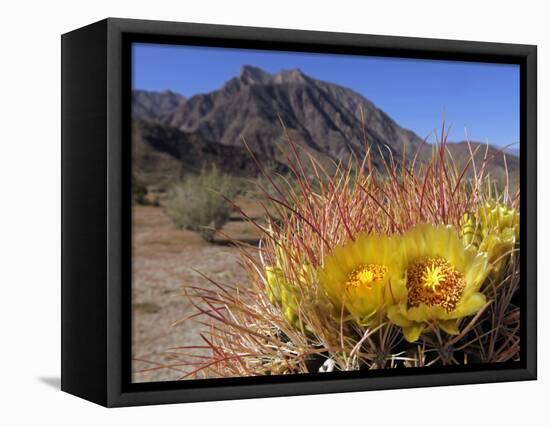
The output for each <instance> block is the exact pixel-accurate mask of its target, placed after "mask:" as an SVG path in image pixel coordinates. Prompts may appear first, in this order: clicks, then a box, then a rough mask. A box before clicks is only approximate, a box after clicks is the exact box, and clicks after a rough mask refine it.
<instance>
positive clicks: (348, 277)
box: [319, 234, 404, 325]
mask: <svg viewBox="0 0 550 426" xmlns="http://www.w3.org/2000/svg"><path fill="white" fill-rule="evenodd" d="M401 270H402V268H401V266H400V265H399V257H398V256H396V242H395V239H392V238H390V237H388V236H382V235H367V234H360V235H358V236H357V237H356V239H355V241H350V242H348V243H346V244H344V245H343V246H339V247H337V248H336V249H335V250H334V251H333V252H332V253H330V254H329V255H327V256H326V257H325V259H324V266H323V268H321V270H320V271H319V283H320V285H321V287H322V288H323V289H324V290H325V291H326V293H327V295H328V297H329V299H330V300H331V301H332V303H333V304H334V305H335V307H336V309H341V308H342V307H343V308H345V311H346V312H347V313H349V314H350V315H351V318H353V319H354V320H355V321H356V322H358V323H359V324H361V325H370V324H372V323H373V322H376V321H377V320H380V319H381V318H380V317H381V314H383V313H384V312H385V307H386V306H387V304H388V303H391V299H392V297H391V295H392V292H393V291H396V290H394V289H393V288H394V287H398V286H399V285H403V284H404V283H403V279H402V277H400V275H399V273H400V271H401ZM377 314H379V315H377Z"/></svg>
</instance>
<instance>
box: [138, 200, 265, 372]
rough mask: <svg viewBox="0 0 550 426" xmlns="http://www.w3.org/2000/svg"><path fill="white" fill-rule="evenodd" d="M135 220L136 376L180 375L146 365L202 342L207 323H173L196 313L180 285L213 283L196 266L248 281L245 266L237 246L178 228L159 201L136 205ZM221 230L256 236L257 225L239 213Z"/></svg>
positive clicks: (252, 209)
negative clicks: (156, 204) (240, 217)
mask: <svg viewBox="0 0 550 426" xmlns="http://www.w3.org/2000/svg"><path fill="white" fill-rule="evenodd" d="M241 205H242V207H243V208H245V209H246V210H247V213H248V214H252V215H253V216H257V215H258V214H260V212H259V210H258V208H257V206H256V205H254V203H251V202H249V201H245V200H242V201H241ZM133 225H134V228H133V229H134V234H133V282H132V285H133V291H132V305H133V339H132V340H133V358H134V361H133V380H134V381H136V382H148V381H163V380H176V379H178V378H179V377H181V376H182V373H181V372H178V371H175V370H170V369H165V368H163V369H158V370H154V371H143V370H144V369H148V368H151V367H155V366H156V364H155V363H158V364H165V363H166V362H167V361H169V358H167V356H166V351H167V350H168V349H170V348H172V347H176V346H183V345H196V344H198V345H200V344H203V342H202V341H201V339H200V336H199V333H200V331H201V330H203V326H201V325H199V324H197V323H196V322H194V321H186V322H184V323H183V324H181V325H178V326H176V327H174V326H172V324H173V323H174V322H175V321H178V320H180V319H182V318H185V317H186V316H188V315H190V314H192V313H194V308H193V306H192V305H191V304H190V303H189V301H188V300H186V298H185V296H184V295H183V294H182V290H181V287H182V285H183V284H192V285H198V284H200V285H201V286H211V284H209V283H208V281H207V280H205V279H204V278H202V277H201V276H200V275H199V274H198V273H197V272H195V271H194V270H193V269H196V270H199V271H201V272H203V273H205V274H206V275H208V276H209V277H211V278H213V279H215V280H218V281H229V282H231V283H235V282H245V279H244V278H245V276H244V272H243V271H242V270H241V268H240V267H239V265H238V264H237V259H238V249H237V248H235V247H234V246H231V245H227V244H210V243H207V242H205V241H204V240H202V239H201V238H200V237H199V236H198V234H195V233H193V232H189V231H179V230H177V229H176V228H175V227H174V226H173V225H172V224H171V222H170V220H169V219H168V218H167V217H166V216H165V214H164V213H163V212H162V209H161V208H159V207H152V206H135V207H134V211H133ZM223 232H224V233H226V234H228V235H230V236H232V237H233V238H239V237H240V238H241V239H243V240H250V241H254V240H255V239H257V233H256V232H255V229H254V227H253V226H252V225H250V224H249V223H245V222H242V221H238V220H237V217H234V218H233V220H232V221H231V222H229V223H228V224H227V225H226V226H225V227H224V229H223ZM220 238H223V237H220ZM220 242H222V241H220ZM172 362H173V361H172Z"/></svg>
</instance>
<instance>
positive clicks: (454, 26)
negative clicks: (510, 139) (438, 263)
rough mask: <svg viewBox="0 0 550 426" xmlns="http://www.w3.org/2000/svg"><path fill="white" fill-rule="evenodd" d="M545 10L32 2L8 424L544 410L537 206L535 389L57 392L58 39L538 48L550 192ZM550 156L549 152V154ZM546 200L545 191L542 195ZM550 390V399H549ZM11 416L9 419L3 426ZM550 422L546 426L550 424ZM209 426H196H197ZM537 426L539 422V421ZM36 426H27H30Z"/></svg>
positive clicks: (9, 76)
mask: <svg viewBox="0 0 550 426" xmlns="http://www.w3.org/2000/svg"><path fill="white" fill-rule="evenodd" d="M544 3H545V2H542V1H529V0H524V1H519V2H518V1H514V2H508V1H504V0H500V1H480V0H477V1H470V0H462V1H460V2H444V1H425V2H421V1H407V0H403V1H393V2H391V1H379V2H368V1H364V0H363V1H355V2H353V1H351V0H349V1H348V0H338V1H331V2H322V1H320V0H318V1H312V2H305V1H302V2H299V1H298V0H273V1H269V2H264V1H254V2H252V1H249V2H246V1H244V0H231V1H227V0H226V1H223V0H220V1H213V0H212V1H211V0H193V1H189V0H188V1H185V0H180V1H165V0H153V1H140V0H133V1H130V0H124V1H113V0H111V1H107V0H92V1H74V0H73V1H71V2H66V3H62V2H56V1H54V0H52V1H34V2H32V1H25V0H20V1H18V2H15V1H8V0H5V1H4V2H3V3H2V6H1V10H2V11H1V14H0V16H1V17H2V19H1V23H0V31H1V38H0V40H1V41H0V43H1V46H2V47H1V49H0V85H1V86H0V87H1V88H0V109H1V114H0V117H1V123H2V132H1V136H0V143H1V145H0V146H1V154H0V176H1V178H0V188H1V192H0V200H2V201H1V204H0V205H1V207H0V216H1V218H2V219H1V220H0V227H1V228H0V251H1V252H0V255H1V256H0V259H1V261H0V282H1V287H0V330H1V334H0V342H1V344H0V361H1V362H0V394H2V395H1V397H0V423H2V424H6V425H10V424H23V422H24V423H27V420H35V421H36V422H37V423H38V422H40V423H49V421H48V420H50V421H52V420H53V421H56V420H57V421H59V422H60V423H61V424H82V425H88V424H93V425H96V426H98V425H103V424H169V423H170V424H187V425H190V424H194V423H195V422H197V423H196V424H203V422H206V424H209V423H210V422H212V423H214V422H215V423H218V424H232V423H239V424H254V425H264V424H278V425H281V424H283V425H294V424H313V423H314V422H319V424H338V425H342V424H397V422H400V423H401V422H402V423H403V424H407V425H413V424H441V423H445V424H447V425H454V424H460V425H464V424H491V425H499V426H500V425H503V424H519V423H520V422H521V421H522V420H523V419H533V420H534V419H536V418H537V417H540V416H542V415H543V413H548V411H549V410H548V396H547V395H548V393H550V386H549V380H550V379H549V377H548V367H547V364H546V362H545V361H546V359H545V358H546V357H547V356H548V349H549V343H548V342H549V331H548V327H547V326H548V319H549V315H550V314H549V312H550V309H545V307H546V304H547V303H550V301H549V295H550V292H549V291H548V290H547V289H546V286H545V284H546V283H548V282H549V279H550V272H549V271H547V270H546V269H545V268H544V264H545V263H546V251H545V240H546V238H550V233H549V226H548V222H547V221H545V220H544V219H545V217H547V216H548V214H549V213H550V212H549V211H548V206H549V199H550V197H545V196H542V197H540V209H539V217H541V220H540V223H539V229H540V234H539V241H540V245H539V250H540V251H539V252H540V260H539V263H540V264H541V269H540V272H541V274H540V279H539V300H540V303H539V306H540V309H539V324H540V326H539V330H540V334H539V343H540V350H539V377H540V379H539V381H538V382H527V383H512V384H496V385H477V386H460V387H448V388H431V389H418V390H399V391H385V392H370V393H355V394H340V395H324V396H307V397H293V398H277V399H264V400H245V401H231V402H217V403H208V404H207V403H202V404H191V405H189V404H188V405H172V406H162V407H146V408H135V409H118V410H111V411H108V410H106V409H103V408H99V407H96V406H94V405H92V404H90V403H87V402H85V401H82V400H79V399H77V398H75V397H72V396H69V395H66V394H63V393H61V392H59V391H57V390H55V389H54V388H53V387H52V386H50V385H49V384H48V383H51V382H52V381H53V382H55V381H56V379H55V378H56V377H59V357H60V354H59V345H60V342H59V341H60V336H59V321H60V315H59V310H60V302H59V295H60V236H59V234H60V225H59V217H60V207H59V206H60V38H59V36H60V34H61V33H63V32H66V31H69V30H71V29H75V28H77V27H80V26H83V25H85V24H88V23H91V22H93V21H96V20H99V19H102V18H104V17H107V16H115V17H128V18H146V19H162V20H175V21H178V20H179V21H189V22H205V23H219V24H239V25H255V26H267V27H269V26H273V27H282V28H298V29H311V30H326V31H344V32H358V33H372V34H387V35H403V36H420V37H437V38H455V39H466V40H485V41H499V42H513V43H530V44H538V46H539V141H540V143H539V158H541V159H542V161H541V162H540V172H539V188H540V191H541V193H543V192H542V191H544V190H545V188H548V186H547V185H550V168H548V167H546V161H547V160H548V159H550V152H549V151H550V148H549V147H550V145H549V144H548V142H547V141H548V139H549V136H550V135H549V133H548V125H547V121H546V119H547V118H548V116H549V114H550V107H549V93H548V79H547V76H548V75H549V74H550V63H549V61H550V59H549V54H548V50H549V49H550V45H549V34H550V31H549V30H548V25H549V24H548V13H547V12H546V13H545V11H544V6H543V5H544ZM547 145H548V146H547ZM543 194H544V193H543ZM545 392H546V393H547V395H546V396H545V395H544V393H545ZM6 417H11V421H7V422H6V421H5V420H2V419H4V418H6ZM546 421H547V419H546ZM199 422H200V423H199ZM534 423H535V424H541V421H538V422H534ZM29 424H30V423H29Z"/></svg>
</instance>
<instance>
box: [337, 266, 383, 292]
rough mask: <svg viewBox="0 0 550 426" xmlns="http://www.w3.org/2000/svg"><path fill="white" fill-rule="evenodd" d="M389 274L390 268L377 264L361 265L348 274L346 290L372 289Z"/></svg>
mask: <svg viewBox="0 0 550 426" xmlns="http://www.w3.org/2000/svg"><path fill="white" fill-rule="evenodd" d="M387 273H388V268H387V267H386V266H384V265H377V264H375V263H369V264H367V265H361V266H359V267H357V268H355V269H354V270H353V271H351V272H350V273H349V274H348V279H347V281H346V289H347V288H349V287H355V288H359V287H363V288H367V289H371V288H372V286H373V284H374V283H376V282H379V281H382V280H383V279H384V278H385V277H386V274H387Z"/></svg>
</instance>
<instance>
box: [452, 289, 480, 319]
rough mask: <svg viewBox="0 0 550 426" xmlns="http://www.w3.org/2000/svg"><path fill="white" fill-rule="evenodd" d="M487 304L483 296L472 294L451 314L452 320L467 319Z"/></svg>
mask: <svg viewBox="0 0 550 426" xmlns="http://www.w3.org/2000/svg"><path fill="white" fill-rule="evenodd" d="M485 303H487V299H486V298H485V295H483V294H481V293H474V294H472V295H471V296H470V297H468V298H467V299H465V300H464V301H463V302H461V303H460V304H459V305H458V306H457V307H456V309H455V310H454V311H453V312H452V317H453V318H461V317H467V316H470V315H473V314H475V313H477V312H478V311H479V310H480V309H481V308H483V306H485Z"/></svg>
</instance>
